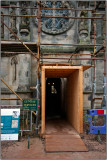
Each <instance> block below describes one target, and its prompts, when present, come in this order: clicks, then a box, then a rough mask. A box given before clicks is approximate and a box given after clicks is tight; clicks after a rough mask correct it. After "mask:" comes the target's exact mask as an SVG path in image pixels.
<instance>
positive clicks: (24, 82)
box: [1, 1, 104, 111]
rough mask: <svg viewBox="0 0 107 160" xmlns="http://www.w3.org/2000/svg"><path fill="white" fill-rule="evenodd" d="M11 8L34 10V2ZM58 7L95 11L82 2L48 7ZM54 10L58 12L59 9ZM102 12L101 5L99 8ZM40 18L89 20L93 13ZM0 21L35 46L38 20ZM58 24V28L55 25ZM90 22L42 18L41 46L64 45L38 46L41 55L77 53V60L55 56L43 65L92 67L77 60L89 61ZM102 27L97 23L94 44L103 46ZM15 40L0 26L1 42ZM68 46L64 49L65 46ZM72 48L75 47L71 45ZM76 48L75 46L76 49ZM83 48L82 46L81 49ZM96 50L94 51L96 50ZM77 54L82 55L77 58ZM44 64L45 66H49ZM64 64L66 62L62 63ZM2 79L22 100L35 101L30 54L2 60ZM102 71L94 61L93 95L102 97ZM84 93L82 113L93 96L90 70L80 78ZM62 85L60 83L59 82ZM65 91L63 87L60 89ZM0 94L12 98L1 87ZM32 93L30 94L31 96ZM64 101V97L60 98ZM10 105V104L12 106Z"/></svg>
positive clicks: (19, 11) (34, 69) (17, 11)
mask: <svg viewBox="0 0 107 160" xmlns="http://www.w3.org/2000/svg"><path fill="white" fill-rule="evenodd" d="M42 3H43V5H44V7H49V3H46V2H42ZM9 4H10V2H3V1H2V5H9ZM11 5H13V6H18V5H20V6H29V5H31V6H32V7H34V6H36V4H35V2H33V1H32V2H25V1H22V2H21V1H20V2H11ZM56 5H58V7H60V8H64V7H66V8H70V7H71V8H89V7H90V6H91V7H94V4H93V2H91V1H90V2H88V3H87V2H81V1H78V2H77V1H75V2H72V1H70V2H68V1H66V2H64V1H62V2H61V3H58V4H57V3H56V2H54V1H53V2H52V3H51V7H55V6H56ZM58 7H57V8H58ZM102 8H103V4H102ZM4 13H5V14H10V13H11V14H16V15H17V14H21V15H26V14H29V15H31V14H33V15H36V14H37V13H35V11H34V10H31V9H18V8H17V9H15V10H14V9H12V8H11V9H8V8H3V9H2V14H4ZM42 15H46V16H49V15H50V16H51V15H54V16H58V15H59V16H68V15H69V16H71V17H72V16H74V17H75V16H78V17H88V16H89V17H91V16H92V12H82V11H76V12H74V11H69V12H65V11H64V12H61V11H58V12H52V10H51V11H48V12H47V10H45V11H44V10H43V11H42ZM2 20H3V21H4V22H5V23H6V24H7V26H9V27H10V28H11V29H12V30H13V31H14V32H15V34H17V35H18V36H19V38H20V39H21V40H23V41H31V42H35V44H36V43H37V38H38V20H37V18H34V17H33V18H32V17H31V18H28V17H17V18H15V17H11V18H10V17H6V16H5V17H2ZM58 22H59V23H58ZM57 23H58V25H57ZM93 31H94V28H93V20H90V19H88V20H84V19H81V20H79V19H78V20H77V19H76V20H73V19H68V20H67V21H66V19H63V18H62V19H60V20H59V21H58V19H57V18H56V19H55V18H54V19H53V20H52V18H51V19H49V21H48V20H47V19H45V18H44V19H43V18H42V28H41V37H40V38H41V40H40V41H41V43H52V44H54V43H55V44H64V45H59V46H57V45H56V46H55V45H51V46H48V45H41V46H40V49H41V53H44V52H45V53H46V52H48V53H49V52H52V53H65V54H66V53H76V54H78V55H77V56H75V55H74V56H71V55H70V56H68V55H64V56H60V57H59V56H57V55H52V56H51V60H50V61H49V59H48V58H49V56H45V58H47V59H45V60H44V62H45V61H48V62H51V63H57V62H58V63H60V62H61V63H63V62H62V61H65V59H66V58H68V60H66V62H68V61H70V64H73V65H91V61H90V60H78V58H91V56H90V55H88V54H90V53H93V51H94V47H93V46H90V44H94V37H93V35H94V34H93ZM103 31H104V24H103V23H102V20H97V30H96V44H103V40H104V35H103ZM9 39H10V40H16V39H15V37H14V36H13V35H12V34H10V32H9V31H8V30H7V29H6V28H5V27H4V26H3V25H2V40H9ZM65 44H67V45H65ZM72 44H74V46H73V45H72ZM76 44H78V45H76ZM81 44H82V46H80V45H81ZM98 48H99V47H96V50H97V49H98ZM79 54H85V55H81V56H79ZM57 57H59V58H63V60H61V59H53V58H57ZM70 57H72V58H75V59H77V60H69V58H70ZM48 62H47V63H48ZM64 63H65V62H64ZM1 68H2V69H1V71H2V72H1V77H2V78H3V79H4V80H5V81H6V82H7V83H8V85H9V86H10V87H11V88H12V89H13V90H14V91H16V92H17V93H19V94H20V95H21V96H22V97H24V98H29V97H32V96H33V97H36V90H35V91H32V90H30V86H34V87H36V80H37V77H36V76H37V75H36V73H37V61H36V59H35V58H34V57H33V56H31V55H30V54H19V55H15V56H13V55H11V56H10V57H6V56H3V57H2V61H1ZM103 69H104V63H103V61H96V93H97V94H99V96H100V95H101V96H102V94H103ZM83 76H84V77H83V90H84V110H85V111H86V109H90V107H91V99H90V95H91V92H92V77H93V74H92V68H90V69H88V70H87V71H85V72H84V75H83ZM62 81H63V80H62ZM63 90H64V85H63ZM1 91H2V93H7V95H6V96H5V95H4V94H3V97H12V96H13V95H10V91H9V90H8V89H7V87H6V86H5V85H4V84H3V83H1ZM32 93H33V94H32ZM63 97H64V95H63ZM2 103H3V104H10V102H9V101H3V102H2ZM11 104H13V102H11ZM14 104H18V105H20V104H21V102H20V101H14Z"/></svg>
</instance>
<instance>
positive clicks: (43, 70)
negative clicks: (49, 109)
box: [41, 69, 45, 135]
mask: <svg viewBox="0 0 107 160" xmlns="http://www.w3.org/2000/svg"><path fill="white" fill-rule="evenodd" d="M41 80H42V87H41V90H42V94H41V96H42V105H41V106H42V111H41V121H42V126H41V134H42V135H43V134H44V133H45V69H42V79H41Z"/></svg>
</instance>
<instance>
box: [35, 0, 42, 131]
mask: <svg viewBox="0 0 107 160" xmlns="http://www.w3.org/2000/svg"><path fill="white" fill-rule="evenodd" d="M37 18H38V42H37V100H38V105H37V111H36V128H35V134H38V120H39V110H40V93H39V90H40V87H39V83H40V82H39V78H40V77H39V72H40V71H39V68H40V33H41V3H38V15H37Z"/></svg>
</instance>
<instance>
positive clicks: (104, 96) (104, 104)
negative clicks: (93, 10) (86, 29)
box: [101, 2, 107, 108]
mask: <svg viewBox="0 0 107 160" xmlns="http://www.w3.org/2000/svg"><path fill="white" fill-rule="evenodd" d="M106 3H107V2H105V13H106ZM104 32H105V42H104V80H103V81H104V86H103V87H104V95H103V100H102V104H101V107H102V108H106V14H105V27H104Z"/></svg>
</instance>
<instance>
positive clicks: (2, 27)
mask: <svg viewBox="0 0 107 160" xmlns="http://www.w3.org/2000/svg"><path fill="white" fill-rule="evenodd" d="M1 14H3V12H1ZM1 20H2V21H3V22H4V17H3V16H1ZM3 38H4V24H2V23H1V39H3Z"/></svg>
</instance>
